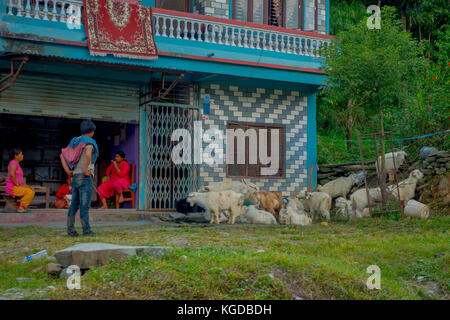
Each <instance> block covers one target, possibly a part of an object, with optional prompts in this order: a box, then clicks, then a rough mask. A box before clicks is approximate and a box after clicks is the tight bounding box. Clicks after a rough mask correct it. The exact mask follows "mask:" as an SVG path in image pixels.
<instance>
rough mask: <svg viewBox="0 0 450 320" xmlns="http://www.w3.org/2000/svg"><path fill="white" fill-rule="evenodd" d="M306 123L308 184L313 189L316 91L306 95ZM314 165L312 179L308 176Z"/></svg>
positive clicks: (315, 171) (315, 150) (315, 164)
mask: <svg viewBox="0 0 450 320" xmlns="http://www.w3.org/2000/svg"><path fill="white" fill-rule="evenodd" d="M307 108H308V113H307V114H308V115H307V117H308V123H307V139H308V140H307V143H306V146H307V160H306V165H307V174H308V186H309V185H310V184H311V187H312V189H313V190H314V189H315V188H316V186H317V121H316V92H311V93H310V94H309V95H308V107H307ZM311 167H314V171H313V176H312V179H310V177H309V170H310V168H311Z"/></svg>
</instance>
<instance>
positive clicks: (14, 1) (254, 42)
mask: <svg viewBox="0 0 450 320" xmlns="http://www.w3.org/2000/svg"><path fill="white" fill-rule="evenodd" d="M82 13H83V2H82V1H78V0H41V1H33V0H7V15H9V16H16V17H24V18H28V19H33V20H43V21H54V22H62V23H68V24H69V25H72V27H73V28H77V26H80V25H82V24H83V23H84V19H83V18H82V17H81V15H82ZM153 19H154V26H155V28H154V33H155V36H156V37H163V38H175V39H183V40H189V41H193V42H197V43H198V42H203V43H213V44H220V45H224V46H232V47H241V48H251V49H257V50H264V51H274V52H283V53H290V54H294V55H301V56H311V57H319V53H318V49H319V48H321V47H323V46H327V45H329V36H327V35H321V34H317V33H312V32H303V31H297V30H291V29H285V28H280V27H273V26H268V25H261V24H256V23H247V22H242V21H238V20H228V19H220V18H214V17H210V16H202V15H195V14H189V13H184V12H177V11H171V10H164V9H159V8H155V9H154V10H153Z"/></svg>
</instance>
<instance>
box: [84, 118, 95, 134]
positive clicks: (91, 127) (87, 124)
mask: <svg viewBox="0 0 450 320" xmlns="http://www.w3.org/2000/svg"><path fill="white" fill-rule="evenodd" d="M96 128H97V127H96V126H95V124H94V123H93V122H92V121H91V120H84V121H82V122H81V123H80V131H81V134H87V133H91V132H93V131H95V129H96Z"/></svg>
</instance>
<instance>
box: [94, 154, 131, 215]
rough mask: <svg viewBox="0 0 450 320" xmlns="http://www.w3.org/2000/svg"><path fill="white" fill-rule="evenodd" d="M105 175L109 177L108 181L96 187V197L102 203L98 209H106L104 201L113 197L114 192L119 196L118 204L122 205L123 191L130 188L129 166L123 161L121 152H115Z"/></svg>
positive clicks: (123, 155) (123, 156)
mask: <svg viewBox="0 0 450 320" xmlns="http://www.w3.org/2000/svg"><path fill="white" fill-rule="evenodd" d="M106 175H107V176H109V177H110V178H109V180H108V181H106V182H105V183H102V184H101V185H100V186H99V187H98V195H99V198H100V200H101V202H102V206H101V207H100V209H108V205H107V204H106V199H107V198H109V197H111V196H113V195H114V192H117V193H118V194H119V196H120V198H119V203H122V202H123V193H122V192H123V190H126V189H128V188H129V187H130V186H131V183H130V164H129V163H128V162H127V161H126V160H125V153H124V152H123V151H118V152H116V154H115V160H112V161H111V164H110V165H109V167H108V169H107V170H106Z"/></svg>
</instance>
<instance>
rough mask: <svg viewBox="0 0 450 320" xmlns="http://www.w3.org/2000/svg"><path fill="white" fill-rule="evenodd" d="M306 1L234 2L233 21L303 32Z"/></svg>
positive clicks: (239, 0)
mask: <svg viewBox="0 0 450 320" xmlns="http://www.w3.org/2000/svg"><path fill="white" fill-rule="evenodd" d="M303 2H304V0H234V1H233V2H232V5H233V19H236V20H241V21H248V22H254V23H261V24H268V25H272V26H279V27H285V28H289V29H297V30H303V10H304V3H303Z"/></svg>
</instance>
